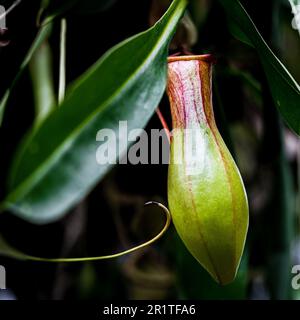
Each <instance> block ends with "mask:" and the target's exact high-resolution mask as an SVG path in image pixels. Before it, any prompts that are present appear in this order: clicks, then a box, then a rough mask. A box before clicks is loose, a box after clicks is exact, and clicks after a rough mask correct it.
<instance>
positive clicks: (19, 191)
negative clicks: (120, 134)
mask: <svg viewBox="0 0 300 320" xmlns="http://www.w3.org/2000/svg"><path fill="white" fill-rule="evenodd" d="M172 5H173V6H176V7H175V9H173V8H170V10H171V11H172V10H173V12H171V13H170V11H169V12H166V13H165V15H164V16H163V17H162V18H161V20H159V21H158V22H157V23H156V24H155V25H154V26H153V27H151V28H150V29H148V30H146V31H144V32H141V33H139V34H138V35H136V36H133V37H131V38H129V39H127V40H125V41H123V42H122V43H120V44H119V45H116V46H115V47H114V48H113V49H111V50H110V51H108V52H107V54H105V55H104V56H103V58H102V62H101V63H99V65H101V64H102V63H103V62H104V61H105V59H107V58H108V57H109V56H110V54H111V53H112V52H114V51H116V50H118V49H119V48H120V47H122V46H124V45H126V44H127V43H128V42H129V41H132V40H134V39H135V38H138V37H140V36H143V35H145V34H147V33H149V34H151V33H152V32H154V31H155V30H156V28H159V26H160V24H161V23H162V20H163V18H164V17H165V16H166V15H167V14H168V13H169V14H170V19H169V21H168V22H167V23H166V25H165V27H164V28H163V31H162V32H161V36H160V37H159V38H158V39H157V41H156V44H155V45H154V46H153V49H152V50H150V52H149V54H147V55H146V57H145V59H144V60H142V63H141V64H140V66H139V67H138V68H137V69H136V70H135V71H134V72H133V73H132V74H131V76H130V77H129V78H128V79H127V80H126V81H125V82H124V83H123V84H122V85H121V86H120V87H119V88H118V89H117V90H116V91H115V92H114V93H113V94H112V95H111V97H109V98H107V99H106V100H105V101H104V102H103V103H102V104H100V106H98V107H97V108H96V110H95V111H93V112H92V113H91V114H90V115H89V116H87V117H86V119H85V120H84V121H82V122H81V124H80V125H79V126H77V127H76V129H74V130H71V131H70V134H69V135H67V136H66V139H64V140H63V143H61V144H59V145H58V147H57V148H55V149H54V151H53V152H52V154H50V155H49V157H48V160H45V161H44V162H42V164H41V165H40V166H38V167H37V168H36V169H35V170H34V171H33V172H32V173H31V174H30V175H29V176H28V177H27V178H25V180H24V181H23V182H21V183H20V184H19V185H18V186H17V187H16V189H15V191H13V192H12V193H10V194H9V195H8V198H7V199H6V200H4V207H6V204H8V205H9V203H10V202H13V201H14V198H18V195H19V197H22V196H24V195H25V194H26V190H27V191H28V192H30V191H31V190H32V189H33V188H34V186H35V185H36V184H37V183H38V182H39V181H40V180H41V179H42V178H43V177H44V175H45V174H46V173H47V171H48V170H47V168H48V164H50V163H52V162H53V160H54V159H55V157H56V156H57V154H59V156H58V158H60V157H62V156H63V154H60V153H61V152H60V151H61V150H62V149H63V148H64V146H65V144H66V143H67V142H68V141H70V140H71V139H72V138H73V137H76V136H78V135H79V133H80V132H81V131H82V129H83V128H84V127H85V125H86V124H88V123H90V122H91V120H92V119H93V118H94V117H96V116H97V115H99V114H101V113H103V112H104V111H105V110H106V109H107V107H108V106H109V105H110V104H111V103H112V101H113V100H115V98H116V96H117V95H118V94H119V93H121V92H123V91H126V89H127V88H128V87H130V86H131V84H132V82H133V78H135V77H136V76H137V75H138V74H139V73H140V71H142V70H143V69H144V66H145V65H146V64H147V62H148V61H151V59H152V57H153V56H155V55H156V53H157V52H159V51H160V50H161V48H162V46H160V45H159V44H160V43H161V42H162V41H163V39H164V38H168V37H169V36H168V34H166V30H168V29H169V26H170V25H171V24H173V21H172V19H171V17H174V16H176V15H178V14H180V9H182V12H183V10H184V7H185V1H184V0H181V1H179V2H178V3H177V4H176V3H175V2H173V4H172ZM172 5H171V6H172ZM92 72H93V71H92ZM92 72H91V73H89V74H88V75H87V76H86V77H89V76H90V75H91V74H92ZM86 77H83V78H82V79H81V80H80V82H79V83H78V85H77V86H76V87H79V86H80V85H81V83H82V82H84V81H85V80H84V79H85V78H86ZM99 109H102V110H100V112H99ZM37 176H38V177H37ZM35 179H36V182H35V183H33V184H32V183H31V182H32V180H35ZM31 184H32V186H31V187H30V185H31ZM27 187H29V188H27ZM24 189H25V190H24ZM28 189H29V190H28Z"/></svg>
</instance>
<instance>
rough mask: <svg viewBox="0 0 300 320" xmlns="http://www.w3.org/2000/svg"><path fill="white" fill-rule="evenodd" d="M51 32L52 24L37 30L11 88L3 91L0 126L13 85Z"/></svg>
mask: <svg viewBox="0 0 300 320" xmlns="http://www.w3.org/2000/svg"><path fill="white" fill-rule="evenodd" d="M51 30H52V24H48V25H46V26H43V27H42V28H41V29H40V30H39V32H38V34H37V36H36V38H35V39H34V41H33V43H32V45H31V47H30V49H29V50H28V53H27V54H26V56H25V58H24V60H23V62H22V64H21V66H20V68H19V71H18V73H17V75H16V77H15V78H14V80H13V82H12V84H11V86H10V87H9V88H8V89H7V90H6V91H5V93H4V95H3V97H2V99H1V100H0V126H1V124H2V119H3V115H4V111H5V107H6V105H7V103H8V100H9V97H10V94H11V92H12V90H13V89H14V87H15V85H16V84H17V82H18V80H19V78H20V77H21V75H22V73H23V71H24V70H25V68H26V67H27V65H28V63H29V62H30V60H31V58H32V56H33V55H34V53H35V52H36V50H37V49H38V48H39V47H40V46H41V44H42V43H43V42H44V41H45V40H46V39H47V38H48V37H49V35H50V33H51Z"/></svg>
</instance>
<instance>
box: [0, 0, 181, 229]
mask: <svg viewBox="0 0 300 320" xmlns="http://www.w3.org/2000/svg"><path fill="white" fill-rule="evenodd" d="M185 7H186V0H175V1H174V2H173V3H172V5H171V6H170V8H169V10H168V11H167V13H166V14H165V15H164V16H163V18H162V19H161V20H160V21H159V22H158V23H157V24H156V25H155V26H154V27H153V28H151V29H149V30H148V31H146V32H143V33H141V34H139V35H137V36H134V37H133V38H131V39H129V40H126V41H125V42H123V43H121V44H119V45H117V46H116V47H115V48H113V49H112V50H110V51H109V52H108V53H107V54H106V55H105V56H104V57H103V58H102V59H100V60H99V61H98V62H97V63H96V64H95V65H94V66H93V67H91V68H90V70H88V71H87V72H86V73H85V74H84V75H83V76H82V77H81V78H80V79H78V80H77V81H76V82H75V83H74V85H73V86H72V87H71V88H70V90H68V93H67V96H66V99H65V101H64V102H63V104H62V105H61V107H60V108H58V109H56V110H55V111H54V112H53V113H51V114H50V116H49V117H48V118H47V119H46V120H45V121H44V122H43V123H42V124H41V125H40V126H39V128H38V129H37V130H35V131H33V132H32V133H31V134H30V135H29V136H28V137H27V139H26V140H25V141H24V143H23V144H22V146H21V148H20V150H19V152H18V155H17V157H16V161H15V163H14V165H13V169H12V174H11V176H12V178H11V181H10V188H9V189H10V193H9V195H8V197H7V198H6V200H5V201H4V203H3V206H2V207H4V208H6V209H10V210H12V211H13V212H15V213H16V214H17V215H19V216H20V217H23V218H24V219H27V220H29V221H32V222H36V223H45V222H48V221H51V220H54V219H56V218H59V217H60V216H61V215H62V214H63V213H64V212H66V210H68V209H69V208H70V207H72V206H73V205H74V204H76V203H77V202H79V201H80V199H82V198H83V197H84V196H85V195H86V194H87V193H88V192H89V190H90V189H91V188H93V186H94V185H95V184H96V183H97V182H98V181H99V180H100V178H101V177H103V175H104V174H105V173H106V172H107V171H108V169H109V168H110V165H102V166H100V165H98V164H97V162H96V150H97V147H98V146H99V142H98V143H97V142H96V134H97V132H98V130H100V129H102V128H108V129H112V130H114V131H115V132H117V131H118V127H119V121H120V120H127V122H128V123H127V124H128V131H129V130H131V129H133V128H142V127H144V126H145V125H146V123H147V121H148V120H149V118H150V117H151V115H152V113H153V112H154V110H155V108H156V107H157V105H158V103H159V101H160V99H161V97H162V95H163V92H164V90H165V84H166V60H167V54H168V43H169V40H170V38H171V36H172V34H173V33H174V31H175V28H176V25H177V23H178V21H179V19H180V17H181V16H182V14H183V12H184V10H185ZM121 138H122V139H123V138H126V137H121ZM117 139H118V141H119V137H118V136H117ZM120 151H121V154H122V153H124V152H125V151H126V146H125V147H124V146H121V147H120Z"/></svg>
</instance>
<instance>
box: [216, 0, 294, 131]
mask: <svg viewBox="0 0 300 320" xmlns="http://www.w3.org/2000/svg"><path fill="white" fill-rule="evenodd" d="M219 1H220V3H221V4H222V5H223V6H224V8H225V11H226V13H227V15H228V17H229V18H230V19H231V21H232V23H233V24H235V25H236V26H235V27H233V25H231V30H232V31H233V34H234V36H237V37H238V38H239V40H241V41H243V42H246V43H248V44H251V45H252V46H253V47H255V49H256V50H257V53H258V55H259V57H260V60H261V63H262V66H263V68H264V71H265V73H266V77H267V79H268V83H269V87H270V90H271V93H272V96H273V99H274V102H275V104H276V106H277V108H278V110H279V111H280V113H281V115H282V116H283V118H284V119H285V121H286V123H287V124H288V125H289V126H290V128H291V129H293V130H294V132H295V133H297V134H298V135H300V87H299V84H297V82H296V81H295V80H294V78H293V77H292V76H291V74H290V73H289V72H288V70H287V69H286V68H285V66H284V65H283V64H282V63H281V62H280V60H279V59H278V58H277V57H276V56H275V54H274V53H273V52H272V50H271V49H270V48H269V47H268V45H267V44H266V42H265V41H264V39H263V38H262V36H261V35H260V33H259V31H258V30H257V28H256V27H255V25H254V23H253V21H252V20H251V18H250V17H249V15H248V13H247V12H246V10H245V9H244V7H243V6H242V5H241V3H240V2H239V1H237V0H219Z"/></svg>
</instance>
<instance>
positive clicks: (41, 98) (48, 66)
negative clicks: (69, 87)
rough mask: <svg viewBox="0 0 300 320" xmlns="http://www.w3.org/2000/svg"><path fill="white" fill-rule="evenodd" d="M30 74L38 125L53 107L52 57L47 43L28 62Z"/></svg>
mask: <svg viewBox="0 0 300 320" xmlns="http://www.w3.org/2000/svg"><path fill="white" fill-rule="evenodd" d="M30 73H31V79H32V84H33V93H34V100H35V108H36V119H35V121H36V123H37V124H38V123H40V122H41V121H42V120H43V119H44V118H45V117H46V116H47V115H48V113H49V112H50V111H51V110H52V108H53V107H54V106H55V104H56V102H55V93H54V85H53V74H52V56H51V49H50V46H49V43H48V42H47V41H45V42H44V43H43V44H42V45H41V46H40V47H39V48H38V49H37V51H36V52H35V54H34V55H33V57H32V60H31V62H30Z"/></svg>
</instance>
